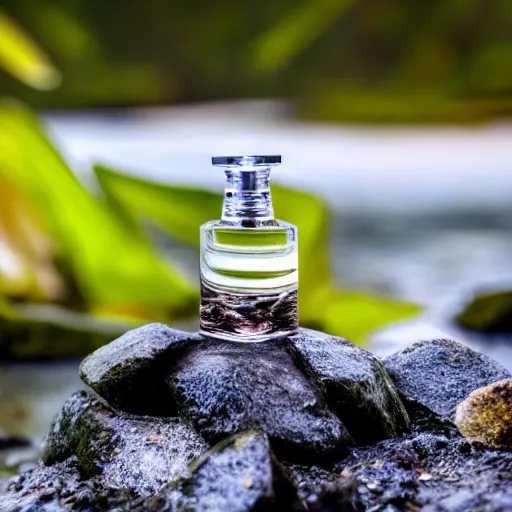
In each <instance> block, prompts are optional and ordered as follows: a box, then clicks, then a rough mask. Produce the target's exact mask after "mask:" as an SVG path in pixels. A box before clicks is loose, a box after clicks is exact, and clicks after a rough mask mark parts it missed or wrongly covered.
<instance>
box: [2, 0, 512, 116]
mask: <svg viewBox="0 0 512 512" xmlns="http://www.w3.org/2000/svg"><path fill="white" fill-rule="evenodd" d="M2 8H3V9H4V10H5V12H7V13H8V14H9V15H10V16H11V17H12V18H15V19H16V20H18V21H19V22H20V23H21V24H22V25H23V27H25V28H26V29H27V31H29V32H30V33H31V34H32V35H33V36H34V37H35V38H36V39H37V40H38V41H41V42H43V43H44V49H45V50H46V52H47V53H48V54H49V55H51V57H52V60H53V61H54V62H55V63H56V64H57V66H58V68H59V69H60V70H61V71H62V72H63V75H64V76H65V77H66V79H65V81H64V83H63V85H62V87H61V88H60V89H59V90H58V91H51V92H49V93H48V94H44V95H42V94H41V93H38V92H35V91H31V90H29V89H27V88H24V87H23V86H22V85H19V84H17V83H15V82H14V81H13V80H11V79H9V78H8V77H7V76H3V77H0V89H2V90H4V91H6V92H8V93H10V94H11V95H15V96H18V97H21V98H23V99H24V100H26V101H28V102H29V103H30V104H31V105H34V106H38V107H66V108H67V107H91V106H93V107H97V106H105V105H109V106H117V105H123V106H124V105H140V104H159V103H170V102H183V101H202V100H217V99H232V98H241V97H291V98H294V99H296V100H297V101H296V104H297V106H298V112H299V114H300V115H302V116H305V117H308V118H313V119H322V120H328V121H340V120H341V121H349V122H359V121H364V122H375V121H377V122H404V123H409V122H412V123H417V122H429V123H437V122H464V123H465V122H480V121H484V120H486V119H490V118H494V117H498V116H507V115H511V114H512V66H511V65H510V62H512V2H509V1H506V0H496V1H494V2H488V1H486V0H431V1H429V2H409V1H407V0H357V1H356V0H300V1H299V2H297V1H292V0H280V1H279V2H274V1H263V2H262V1H261V0H244V1H242V2H240V1H239V0H223V1H222V2H220V3H219V2H216V3H211V2H207V1H206V0H199V1H197V2H194V3H183V2H181V3H180V2H168V1H167V0H146V1H145V2H142V3H141V2H135V1H133V0H132V1H130V0H128V1H124V2H118V1H113V2H108V3H105V2H99V1H98V0H96V1H94V0H72V1H69V0H24V1H23V2H20V1H19V0H4V1H3V2H2ZM2 19H3V18H2ZM2 36H3V34H2V32H1V31H0V47H1V40H2ZM4 47H5V46H4ZM0 51H1V50H0Z"/></svg>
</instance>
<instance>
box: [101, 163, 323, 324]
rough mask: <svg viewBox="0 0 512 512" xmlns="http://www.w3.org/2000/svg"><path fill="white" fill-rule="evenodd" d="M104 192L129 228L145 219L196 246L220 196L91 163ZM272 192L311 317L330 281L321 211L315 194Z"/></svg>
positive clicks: (215, 214) (277, 188) (217, 208)
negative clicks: (291, 228) (287, 227)
mask: <svg viewBox="0 0 512 512" xmlns="http://www.w3.org/2000/svg"><path fill="white" fill-rule="evenodd" d="M95 171H96V175H97V177H98V180H99V182H100V184H101V186H102V189H103V191H104V192H105V196H106V197H107V198H108V200H109V201H110V202H111V204H112V205H113V207H114V208H115V209H116V210H117V211H118V212H119V213H120V214H121V217H122V218H123V219H124V221H125V222H126V223H128V224H130V225H132V227H133V228H136V226H134V225H133V220H134V219H135V220H137V219H138V220H140V219H145V220H149V221H151V222H152V223H154V224H155V225H157V226H158V227H159V228H160V229H162V230H163V231H164V232H166V233H167V234H169V235H170V236H172V237H174V238H176V239H177V240H179V241H181V242H183V243H186V244H190V245H194V246H196V247H198V246H199V226H201V224H204V223H205V222H207V221H209V220H212V219H216V218H219V217H220V213H221V209H222V196H221V195H220V194H216V193H213V192H210V191H207V190H202V189H197V188H188V187H181V186H174V185H162V184H159V183H155V182H151V181H148V180H145V179H142V178H136V177H133V176H127V175H125V174H120V173H118V172H115V171H113V170H111V169H108V168H106V167H103V166H96V167H95ZM272 195H273V200H274V205H275V209H276V215H277V217H278V218H282V219H286V220H287V221H289V222H291V223H292V224H295V225H296V226H298V228H299V233H300V234H299V240H300V242H299V267H300V269H301V270H300V272H301V281H300V283H301V286H300V290H301V292H300V293H301V315H302V318H303V319H304V321H307V320H308V319H311V318H313V317H315V316H316V309H317V307H318V302H317V300H316V293H317V291H318V290H321V289H323V288H324V287H325V286H327V285H328V284H329V282H330V269H329V264H328V255H327V233H326V230H327V213H326V209H325V206H324V205H323V203H322V202H321V201H320V200H319V199H318V198H316V197H314V196H312V195H310V194H306V193H304V192H299V191H296V190H291V189H288V188H285V187H281V186H278V185H274V186H273V187H272Z"/></svg>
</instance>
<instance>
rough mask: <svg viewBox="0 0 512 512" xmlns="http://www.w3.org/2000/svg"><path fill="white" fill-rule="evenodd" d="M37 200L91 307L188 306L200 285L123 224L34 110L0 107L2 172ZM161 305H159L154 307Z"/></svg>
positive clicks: (150, 308) (159, 308)
mask: <svg viewBox="0 0 512 512" xmlns="http://www.w3.org/2000/svg"><path fill="white" fill-rule="evenodd" d="M1 175H4V176H7V177H9V179H10V180H13V182H14V183H15V184H16V186H17V187H18V188H19V189H20V190H23V191H24V193H26V194H27V195H28V197H29V198H30V200H31V201H32V203H33V204H35V205H37V208H38V212H39V214H40V215H41V219H42V223H43V225H44V227H45V229H46V230H47V232H48V233H49V235H50V236H51V237H52V239H53V240H54V241H55V242H56V244H57V247H56V251H57V257H58V258H59V259H61V260H63V261H65V262H66V263H67V264H68V265H69V267H70V268H71V269H72V274H73V277H74V279H75V280H76V282H77V283H78V286H79V289H80V292H81V293H82V294H83V296H84V297H85V299H86V304H87V305H88V307H90V308H93V309H94V308H98V309H100V310H109V308H114V309H115V308H117V307H121V308H123V307H125V308H126V309H128V310H130V309H131V305H137V306H139V307H141V306H142V307H144V308H146V309H147V310H148V312H150V313H149V314H150V316H151V317H152V318H154V317H155V316H159V315H161V314H163V311H171V312H173V311H174V312H175V313H176V312H182V311H183V310H187V311H191V308H192V307H193V304H194V303H195V300H196V298H197V291H196V290H195V289H194V288H192V287H191V285H190V284H189V283H188V282H187V281H186V280H185V278H184V277H182V276H181V275H180V274H179V273H178V272H177V271H176V270H175V269H173V267H172V266H171V265H170V263H169V262H167V261H164V260H163V259H162V258H161V257H160V256H159V255H158V254H157V253H156V252H155V250H154V249H153V248H152V247H151V245H150V244H149V243H148V242H147V240H146V239H145V238H144V237H142V236H138V235H137V234H136V233H134V232H133V230H130V229H128V228H127V226H126V225H124V224H122V223H121V222H120V221H119V219H118V218H117V216H115V215H112V213H111V212H110V211H109V209H108V208H107V207H106V206H105V205H103V204H101V203H100V202H99V201H98V200H96V199H95V198H94V197H93V196H91V195H90V194H89V193H88V191H86V190H85V189H84V188H83V187H82V185H81V184H80V183H79V182H78V181H77V180H76V178H75V177H74V176H73V174H72V173H71V171H70V170H69V168H68V167H67V165H66V163H65V162H64V160H63V159H62V158H61V157H60V155H59V154H58V152H57V151H56V150H55V148H54V147H53V146H52V145H51V143H50V142H49V140H48V139H47V138H46V136H45V134H44V132H43V131H42V129H41V127H40V126H39V124H38V123H37V120H36V119H35V117H34V116H33V115H32V114H31V113H30V112H29V111H28V110H27V109H25V108H24V107H22V106H20V105H16V104H10V105H3V106H2V107H0V176H1ZM159 312H160V313H159Z"/></svg>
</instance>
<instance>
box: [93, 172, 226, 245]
mask: <svg viewBox="0 0 512 512" xmlns="http://www.w3.org/2000/svg"><path fill="white" fill-rule="evenodd" d="M94 171H95V173H96V176H97V178H98V181H99V183H100V185H101V188H102V190H103V192H104V193H105V197H106V198H107V200H108V201H109V202H110V204H111V205H112V207H113V208H114V209H115V210H116V211H117V212H118V213H119V214H120V217H121V218H122V219H123V220H124V222H125V223H126V224H128V225H130V226H131V227H132V229H137V223H138V220H140V219H146V220H149V221H151V222H152V223H154V224H155V225H156V226H157V227H159V228H160V229H161V230H162V231H164V232H165V233H167V234H169V235H171V236H172V237H173V238H175V239H176V240H179V241H180V242H182V243H185V244H189V245H193V246H196V247H199V226H201V224H204V223H205V222H208V221H209V220H212V219H216V218H218V217H219V216H220V213H221V209H222V196H221V195H219V194H216V193H214V192H210V191H208V190H204V189H199V188H191V187H181V186H175V185H164V184H161V183H156V182H153V181H148V180H145V179H142V178H137V177H134V176H128V175H126V174H121V173H119V172H116V171H114V170H112V169H109V168H107V167H104V166H101V165H96V166H95V167H94ZM134 221H135V222H134Z"/></svg>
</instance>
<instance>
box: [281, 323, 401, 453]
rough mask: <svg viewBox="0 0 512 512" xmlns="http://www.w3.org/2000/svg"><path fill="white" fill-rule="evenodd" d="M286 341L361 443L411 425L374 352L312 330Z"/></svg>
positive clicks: (386, 436)
mask: <svg viewBox="0 0 512 512" xmlns="http://www.w3.org/2000/svg"><path fill="white" fill-rule="evenodd" d="M285 343H286V345H287V346H288V348H289V350H290V352H291V353H292V355H293V356H294V357H295V360H296V361H297V364H298V365H299V368H301V369H302V370H303V371H304V372H305V373H306V375H308V376H310V378H311V379H312V380H313V382H315V383H316V385H317V386H318V387H319V388H320V389H321V390H322V391H323V393H324V396H325V397H326V400H327V402H328V404H329V406H330V407H331V408H332V409H333V410H334V411H335V412H336V414H337V415H338V417H339V418H340V419H341V420H342V421H343V423H344V424H345V426H346V427H347V428H348V431H349V432H350V434H351V435H352V437H353V438H354V439H355V440H356V442H357V443H358V444H370V443H374V442H377V441H380V440H381V439H384V438H388V437H396V436H398V435H400V434H401V433H402V432H404V430H406V429H407V427H408V423H409V418H408V416H407V412H406V410H405V407H404V405H403V404H402V401H401V400H400V397H399V395H398V391H397V390H396V388H395V385H394V384H393V382H392V380H391V378H390V377H389V375H388V374H387V373H386V371H385V370H384V368H383V366H382V363H381V362H380V361H379V360H378V359H377V358H376V357H375V356H373V355H372V354H370V352H368V351H366V350H363V349H362V348H360V347H357V346H355V345H354V344H353V343H350V342H349V341H347V340H346V339H344V338H340V337H337V336H330V335H328V334H325V333H322V332H318V331H312V330H309V329H301V332H300V334H299V335H298V336H293V337H290V338H288V339H286V340H285Z"/></svg>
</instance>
